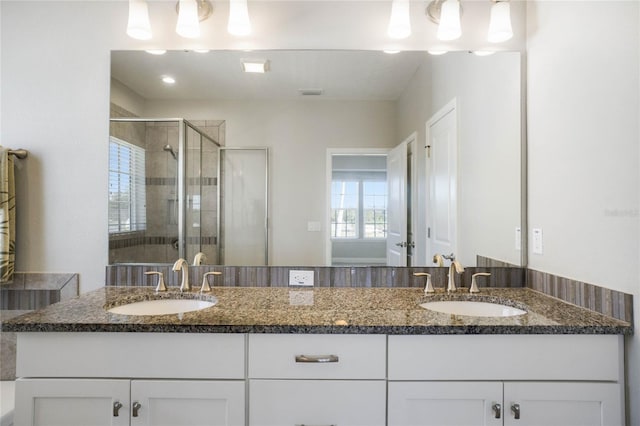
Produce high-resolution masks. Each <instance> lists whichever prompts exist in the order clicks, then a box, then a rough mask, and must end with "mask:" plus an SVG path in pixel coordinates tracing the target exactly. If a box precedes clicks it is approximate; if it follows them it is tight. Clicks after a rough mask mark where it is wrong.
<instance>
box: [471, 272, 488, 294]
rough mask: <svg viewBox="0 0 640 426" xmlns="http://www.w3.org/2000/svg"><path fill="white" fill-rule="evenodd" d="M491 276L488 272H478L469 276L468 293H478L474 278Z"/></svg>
mask: <svg viewBox="0 0 640 426" xmlns="http://www.w3.org/2000/svg"><path fill="white" fill-rule="evenodd" d="M490 276H491V274H490V273H489V272H478V273H475V274H473V275H471V287H470V288H469V293H480V289H479V288H478V283H477V282H476V277H490Z"/></svg>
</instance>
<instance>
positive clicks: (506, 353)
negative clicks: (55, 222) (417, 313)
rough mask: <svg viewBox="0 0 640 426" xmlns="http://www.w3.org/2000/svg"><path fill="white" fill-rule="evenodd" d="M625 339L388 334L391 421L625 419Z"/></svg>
mask: <svg viewBox="0 0 640 426" xmlns="http://www.w3.org/2000/svg"><path fill="white" fill-rule="evenodd" d="M622 353H623V352H622V340H621V337H620V336H615V335H606V336H595V335H516V336H505V335H489V336H486V335H484V336H390V337H389V377H388V379H389V395H388V400H389V403H388V425H389V426H409V425H411V426H430V425H438V426H442V425H450V426H453V425H460V426H466V425H469V424H482V425H495V426H501V425H508V426H512V425H514V426H515V425H520V426H523V425H527V426H545V425H557V426H560V425H562V426H571V425H574V426H590V425H594V426H595V425H600V426H616V425H622V424H624V414H623V399H624V398H623V385H622V383H623V372H622V366H623V364H622Z"/></svg>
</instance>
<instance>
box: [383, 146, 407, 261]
mask: <svg viewBox="0 0 640 426" xmlns="http://www.w3.org/2000/svg"><path fill="white" fill-rule="evenodd" d="M387 191H388V201H387V266H407V144H406V141H405V142H402V143H401V144H400V145H398V146H396V147H395V148H393V149H392V150H391V151H389V154H388V155H387Z"/></svg>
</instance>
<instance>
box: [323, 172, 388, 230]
mask: <svg viewBox="0 0 640 426" xmlns="http://www.w3.org/2000/svg"><path fill="white" fill-rule="evenodd" d="M350 175H351V177H349V178H343V179H340V178H336V177H335V176H334V178H333V180H332V183H331V237H332V238H352V239H371V238H386V236H387V182H386V180H381V179H383V178H384V179H386V178H385V176H384V174H381V176H378V177H377V178H375V177H373V178H372V177H371V173H366V174H361V176H360V177H359V178H358V177H357V175H358V173H350Z"/></svg>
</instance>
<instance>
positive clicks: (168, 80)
mask: <svg viewBox="0 0 640 426" xmlns="http://www.w3.org/2000/svg"><path fill="white" fill-rule="evenodd" d="M162 81H163V82H164V83H166V84H174V83H175V82H176V79H175V78H173V77H171V76H169V75H163V76H162Z"/></svg>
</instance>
